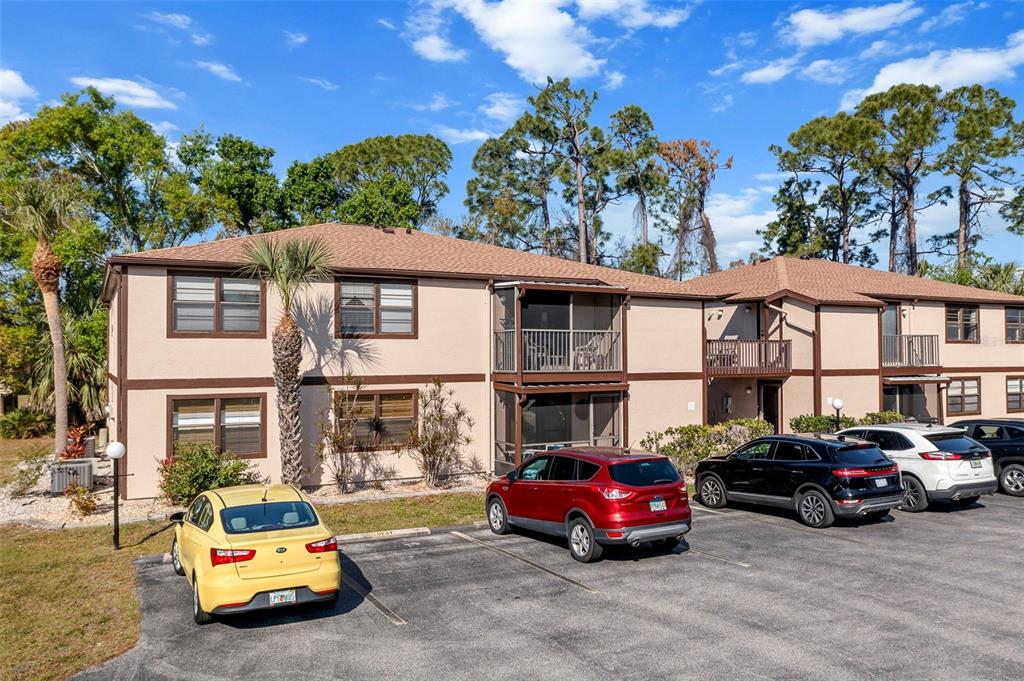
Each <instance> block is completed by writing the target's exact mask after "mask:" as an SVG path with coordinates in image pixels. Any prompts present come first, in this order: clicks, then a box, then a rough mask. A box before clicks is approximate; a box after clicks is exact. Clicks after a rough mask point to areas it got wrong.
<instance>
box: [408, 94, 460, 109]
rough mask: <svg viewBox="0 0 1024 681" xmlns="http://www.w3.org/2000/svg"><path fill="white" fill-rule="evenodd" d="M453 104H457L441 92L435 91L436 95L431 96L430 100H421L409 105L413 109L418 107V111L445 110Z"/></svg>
mask: <svg viewBox="0 0 1024 681" xmlns="http://www.w3.org/2000/svg"><path fill="white" fill-rule="evenodd" d="M453 104H456V102H453V101H452V100H450V99H448V98H447V97H445V96H444V95H443V94H441V93H440V92H435V93H434V96H433V97H431V98H430V101H429V102H420V103H418V104H410V105H409V106H411V107H412V108H413V109H416V111H434V112H437V111H444V110H445V109H447V108H448V107H450V106H452V105H453Z"/></svg>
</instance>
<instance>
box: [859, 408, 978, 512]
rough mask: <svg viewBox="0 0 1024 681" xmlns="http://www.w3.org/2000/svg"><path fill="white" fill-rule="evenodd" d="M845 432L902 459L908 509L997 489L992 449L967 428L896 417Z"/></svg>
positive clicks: (964, 501)
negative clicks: (897, 420) (894, 420)
mask: <svg viewBox="0 0 1024 681" xmlns="http://www.w3.org/2000/svg"><path fill="white" fill-rule="evenodd" d="M840 433H841V434H842V435H852V436H853V437H858V438H862V439H864V440H868V441H869V442H874V443H875V444H876V445H878V448H879V449H881V450H882V451H883V452H885V455H886V456H888V457H889V458H890V459H892V460H893V461H895V462H896V463H897V465H899V467H900V473H901V474H902V478H903V505H902V506H901V507H900V508H902V509H903V510H904V511H910V512H912V513H916V512H918V511H923V510H924V509H926V508H928V504H929V502H931V501H934V500H936V499H943V500H948V501H952V502H953V503H954V504H959V505H964V506H966V505H969V504H973V503H974V502H975V501H977V500H978V498H979V497H980V496H981V495H982V494H992V493H994V492H995V491H996V487H997V484H998V483H997V482H996V476H995V473H994V471H993V468H992V453H991V452H990V451H989V450H988V449H987V448H986V447H985V446H983V445H981V444H980V443H978V442H975V441H974V440H972V439H971V438H969V437H966V436H965V435H964V431H963V430H962V429H961V428H947V427H945V426H936V425H931V424H927V425H926V424H922V423H890V424H888V425H884V426H857V427H856V428H847V429H846V430H843V431H840Z"/></svg>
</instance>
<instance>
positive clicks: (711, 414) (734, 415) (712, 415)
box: [707, 378, 759, 423]
mask: <svg viewBox="0 0 1024 681" xmlns="http://www.w3.org/2000/svg"><path fill="white" fill-rule="evenodd" d="M747 388H750V394H747ZM757 393H758V388H757V379H756V378H715V379H713V380H712V381H711V383H710V384H709V385H708V398H707V399H708V403H707V410H708V423H719V422H721V421H727V420H729V419H743V418H755V417H757V416H759V406H758V402H757V401H758V394H757ZM727 395H728V396H729V397H731V398H732V410H731V411H730V412H729V413H726V412H725V409H724V401H725V397H726V396H727Z"/></svg>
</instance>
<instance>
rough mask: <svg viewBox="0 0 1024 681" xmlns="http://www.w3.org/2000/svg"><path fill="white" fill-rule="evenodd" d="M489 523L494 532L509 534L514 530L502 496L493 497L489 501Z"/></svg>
mask: <svg viewBox="0 0 1024 681" xmlns="http://www.w3.org/2000/svg"><path fill="white" fill-rule="evenodd" d="M487 525H488V526H489V527H490V528H491V532H493V533H494V534H508V533H509V532H511V531H512V528H511V526H510V525H509V524H508V510H506V508H505V502H503V501H502V500H501V497H491V498H490V499H489V500H488V501H487Z"/></svg>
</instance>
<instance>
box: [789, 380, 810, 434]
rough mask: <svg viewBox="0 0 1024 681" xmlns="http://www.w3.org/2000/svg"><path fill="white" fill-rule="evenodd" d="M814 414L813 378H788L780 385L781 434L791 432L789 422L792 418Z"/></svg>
mask: <svg viewBox="0 0 1024 681" xmlns="http://www.w3.org/2000/svg"><path fill="white" fill-rule="evenodd" d="M813 413H814V378H813V377H811V376H790V377H789V378H787V379H786V380H785V382H783V384H782V418H781V421H782V432H784V433H788V432H791V429H790V427H789V421H790V419H792V418H793V417H794V416H801V415H803V414H813Z"/></svg>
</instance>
